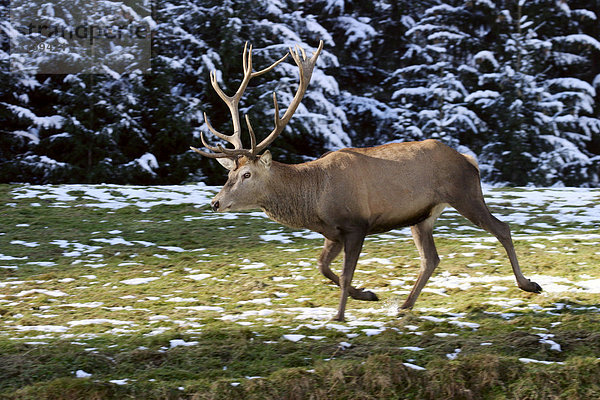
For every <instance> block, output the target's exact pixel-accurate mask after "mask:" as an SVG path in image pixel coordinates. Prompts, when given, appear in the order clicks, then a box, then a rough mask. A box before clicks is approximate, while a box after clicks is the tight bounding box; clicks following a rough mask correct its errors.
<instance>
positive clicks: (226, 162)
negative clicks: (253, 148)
mask: <svg viewBox="0 0 600 400" xmlns="http://www.w3.org/2000/svg"><path fill="white" fill-rule="evenodd" d="M217 161H218V162H219V164H221V165H222V166H223V167H225V168H227V169H228V170H230V171H233V170H234V169H235V167H236V165H235V164H236V163H235V161H233V160H232V159H231V158H226V157H224V158H217Z"/></svg>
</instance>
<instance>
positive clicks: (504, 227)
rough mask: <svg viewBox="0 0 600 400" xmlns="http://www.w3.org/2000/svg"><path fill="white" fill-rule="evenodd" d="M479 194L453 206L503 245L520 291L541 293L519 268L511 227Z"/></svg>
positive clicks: (540, 289) (539, 287) (539, 288)
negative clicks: (493, 213) (493, 212)
mask: <svg viewBox="0 0 600 400" xmlns="http://www.w3.org/2000/svg"><path fill="white" fill-rule="evenodd" d="M478 192H479V193H477V194H476V195H474V196H472V197H471V198H469V199H467V201H463V202H460V203H458V204H456V205H455V204H452V206H453V207H454V208H456V210H457V211H458V212H459V213H461V214H462V215H463V216H464V217H465V218H467V219H468V220H469V221H471V222H473V223H474V224H475V225H477V226H479V227H480V228H482V229H485V230H486V231H488V232H489V233H491V234H492V235H494V236H495V237H496V238H497V239H498V241H499V242H500V243H501V244H502V246H503V247H504V249H505V250H506V254H507V255H508V259H509V260H510V265H511V266H512V270H513V273H514V274H515V278H516V279H517V285H518V286H519V288H520V289H522V290H525V291H527V292H533V293H540V292H541V291H542V288H541V286H540V285H538V284H537V283H535V282H532V281H530V280H529V279H527V278H525V276H524V275H523V273H522V272H521V268H520V267H519V261H518V260H517V254H516V252H515V248H514V246H513V242H512V237H511V235H510V227H509V226H508V224H506V223H504V222H502V221H500V220H499V219H497V218H496V217H494V216H493V215H492V213H490V210H489V209H488V208H487V206H486V204H485V201H484V200H483V194H482V193H481V190H478Z"/></svg>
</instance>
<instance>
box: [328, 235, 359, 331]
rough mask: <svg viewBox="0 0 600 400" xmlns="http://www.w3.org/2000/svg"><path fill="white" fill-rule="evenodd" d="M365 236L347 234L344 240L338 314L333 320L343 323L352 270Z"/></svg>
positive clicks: (352, 274) (354, 267)
mask: <svg viewBox="0 0 600 400" xmlns="http://www.w3.org/2000/svg"><path fill="white" fill-rule="evenodd" d="M364 240H365V235H364V234H362V233H360V234H358V233H353V234H349V235H348V236H346V237H345V238H344V267H343V269H342V275H341V277H340V289H341V295H340V303H339V306H338V312H337V315H336V316H335V318H334V320H336V321H344V319H345V318H344V312H345V310H346V302H347V301H348V294H349V292H350V288H351V287H352V286H351V282H352V277H353V276H354V270H355V269H356V262H357V261H358V257H359V255H360V251H361V250H362V246H363V242H364Z"/></svg>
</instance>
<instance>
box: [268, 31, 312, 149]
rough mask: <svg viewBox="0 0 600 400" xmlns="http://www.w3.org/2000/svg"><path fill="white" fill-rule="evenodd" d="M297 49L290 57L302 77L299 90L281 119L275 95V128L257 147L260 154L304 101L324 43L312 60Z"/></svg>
mask: <svg viewBox="0 0 600 400" xmlns="http://www.w3.org/2000/svg"><path fill="white" fill-rule="evenodd" d="M296 47H297V49H292V48H290V55H291V56H292V58H293V59H294V62H295V63H296V65H297V66H298V73H299V76H300V82H299V84H298V89H297V91H296V94H295V95H294V98H293V100H292V102H291V103H290V105H289V106H288V108H287V110H286V111H285V113H284V114H283V117H281V118H279V105H278V104H277V95H276V94H275V93H273V104H274V106H275V128H274V129H273V130H272V131H271V133H270V134H269V135H268V136H267V137H266V138H265V139H264V140H263V141H261V142H260V144H259V145H258V146H256V152H257V153H260V152H262V151H263V150H264V149H266V148H267V147H268V146H269V145H270V144H271V143H272V142H273V140H275V138H277V136H279V135H280V134H281V132H282V131H283V129H284V128H285V126H286V125H287V123H288V122H289V121H290V119H292V115H294V112H295V111H296V109H297V108H298V106H299V105H300V102H301V101H302V97H304V93H305V92H306V89H307V87H308V83H309V82H310V78H311V76H312V72H313V69H314V68H315V64H316V63H317V58H318V57H319V54H320V53H321V50H323V41H322V40H321V41H320V42H319V47H318V48H317V51H315V52H314V53H313V55H312V57H311V58H310V59H306V53H305V52H304V49H303V48H302V47H300V46H296ZM298 49H300V53H302V59H301V58H300V55H299V54H298Z"/></svg>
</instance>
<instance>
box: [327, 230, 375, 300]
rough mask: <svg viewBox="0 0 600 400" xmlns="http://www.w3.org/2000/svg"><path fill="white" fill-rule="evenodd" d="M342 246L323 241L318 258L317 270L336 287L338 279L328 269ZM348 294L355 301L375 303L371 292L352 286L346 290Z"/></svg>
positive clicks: (338, 283)
mask: <svg viewBox="0 0 600 400" xmlns="http://www.w3.org/2000/svg"><path fill="white" fill-rule="evenodd" d="M343 248H344V246H343V245H342V243H339V242H334V241H333V240H329V239H325V245H324V246H323V251H322V252H321V255H320V257H319V261H318V264H319V270H320V271H321V273H322V274H323V275H324V276H325V277H326V278H328V279H329V280H331V281H332V282H333V283H335V284H336V285H338V286H340V279H339V277H338V276H337V275H336V274H335V273H334V272H333V271H332V270H331V269H330V268H329V266H330V265H331V263H332V262H333V260H334V259H335V258H336V257H337V256H338V254H340V251H342V249H343ZM348 294H349V295H350V297H352V298H353V299H355V300H365V301H377V300H379V299H378V298H377V295H376V294H375V293H373V292H370V291H368V290H364V289H357V288H355V287H354V286H350V287H349V288H348Z"/></svg>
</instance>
